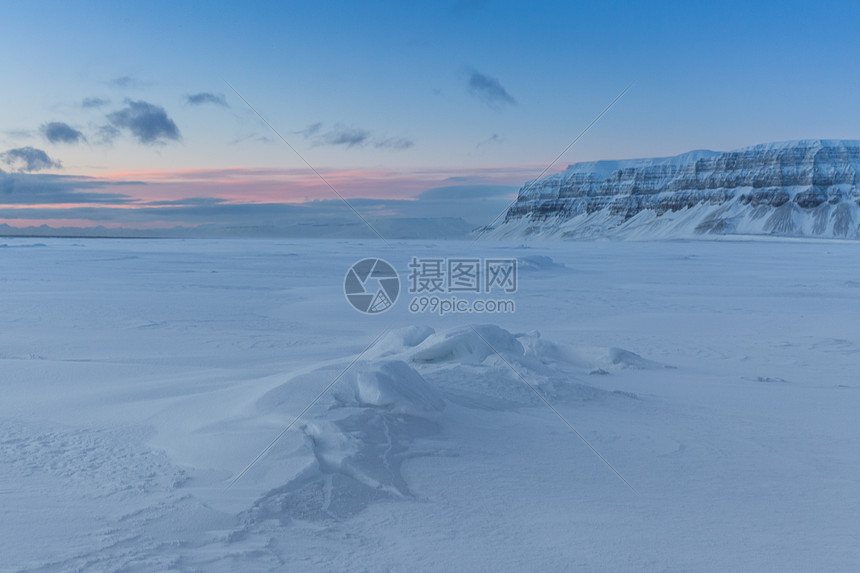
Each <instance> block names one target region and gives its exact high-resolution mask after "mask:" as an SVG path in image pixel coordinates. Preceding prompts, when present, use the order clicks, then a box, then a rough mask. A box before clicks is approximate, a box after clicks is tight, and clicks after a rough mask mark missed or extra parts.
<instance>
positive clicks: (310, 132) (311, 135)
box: [294, 122, 415, 149]
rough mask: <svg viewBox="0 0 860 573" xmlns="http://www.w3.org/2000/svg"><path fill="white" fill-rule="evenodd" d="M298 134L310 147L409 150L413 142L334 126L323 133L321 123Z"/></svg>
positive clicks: (353, 128)
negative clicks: (309, 143) (329, 146)
mask: <svg viewBox="0 0 860 573" xmlns="http://www.w3.org/2000/svg"><path fill="white" fill-rule="evenodd" d="M294 133H300V134H301V135H302V136H303V137H304V138H305V139H308V140H310V142H311V145H331V146H337V145H342V146H344V147H347V148H350V147H364V146H366V145H372V146H373V147H375V148H376V149H409V148H410V147H412V146H413V145H415V142H414V141H412V140H411V139H407V138H405V137H374V136H373V134H372V133H371V132H370V131H369V130H367V129H361V128H356V127H343V126H335V127H334V128H332V129H329V130H327V131H323V124H322V122H317V123H312V124H310V125H309V126H307V127H306V128H305V129H303V130H301V131H297V132H294Z"/></svg>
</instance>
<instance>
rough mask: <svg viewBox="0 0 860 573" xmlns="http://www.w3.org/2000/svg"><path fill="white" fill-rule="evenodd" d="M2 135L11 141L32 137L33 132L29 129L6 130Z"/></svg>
mask: <svg viewBox="0 0 860 573" xmlns="http://www.w3.org/2000/svg"><path fill="white" fill-rule="evenodd" d="M3 133H4V134H6V135H7V136H8V137H11V138H12V139H29V138H31V137H33V135H34V133H33V131H32V130H29V129H7V130H4V131H3Z"/></svg>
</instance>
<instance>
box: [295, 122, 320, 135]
mask: <svg viewBox="0 0 860 573" xmlns="http://www.w3.org/2000/svg"><path fill="white" fill-rule="evenodd" d="M322 126H323V124H322V122H321V121H318V122H316V123H312V124H310V125H309V126H307V127H306V128H304V129H303V130H301V131H297V132H296V133H300V134H302V135H303V136H304V137H305V139H308V138H309V137H313V136H315V135H316V134H318V133H319V132H320V130H321V129H322Z"/></svg>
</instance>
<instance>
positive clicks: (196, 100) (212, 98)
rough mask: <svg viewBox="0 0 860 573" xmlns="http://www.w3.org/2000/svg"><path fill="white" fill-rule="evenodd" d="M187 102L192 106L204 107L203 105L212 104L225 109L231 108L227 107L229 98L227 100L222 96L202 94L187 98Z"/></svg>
mask: <svg viewBox="0 0 860 573" xmlns="http://www.w3.org/2000/svg"><path fill="white" fill-rule="evenodd" d="M185 100H186V101H187V102H188V103H189V104H191V105H203V104H207V103H211V104H215V105H220V106H223V107H229V106H228V105H227V98H225V97H224V96H223V95H222V94H213V93H209V92H200V93H196V94H191V95H188V96H185Z"/></svg>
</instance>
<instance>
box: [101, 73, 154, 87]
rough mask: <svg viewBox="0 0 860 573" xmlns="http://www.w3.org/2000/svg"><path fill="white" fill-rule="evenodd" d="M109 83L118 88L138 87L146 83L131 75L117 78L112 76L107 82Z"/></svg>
mask: <svg viewBox="0 0 860 573" xmlns="http://www.w3.org/2000/svg"><path fill="white" fill-rule="evenodd" d="M108 83H109V84H110V85H112V86H115V87H118V88H124V89H127V88H139V87H143V86H145V85H146V82H142V81H140V80H139V79H137V78H135V77H132V76H120V77H118V78H114V79H112V80H110V81H109V82H108Z"/></svg>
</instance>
